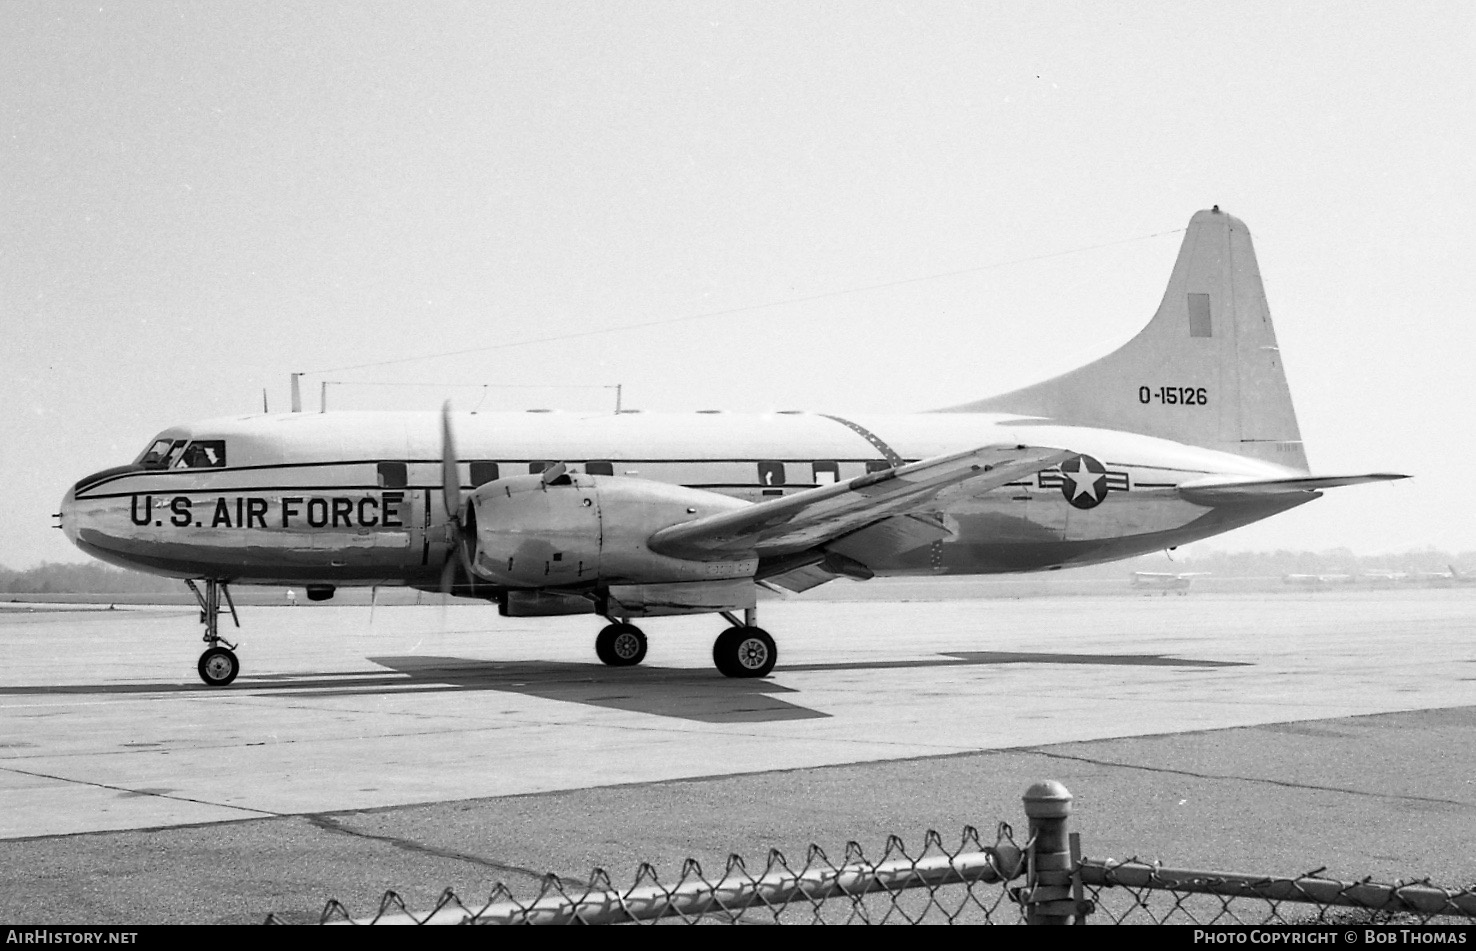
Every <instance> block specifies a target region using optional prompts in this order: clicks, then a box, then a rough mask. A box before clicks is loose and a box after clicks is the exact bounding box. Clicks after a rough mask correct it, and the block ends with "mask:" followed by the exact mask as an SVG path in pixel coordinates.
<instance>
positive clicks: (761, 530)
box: [647, 445, 1073, 560]
mask: <svg viewBox="0 0 1476 951" xmlns="http://www.w3.org/2000/svg"><path fill="white" fill-rule="evenodd" d="M1072 455H1073V453H1071V452H1070V451H1068V450H1064V449H1056V448H1050V447H1041V446H1020V445H1010V446H998V445H992V446H981V447H979V448H977V449H970V450H967V451H965V452H958V453H952V454H950V455H946V456H936V457H934V458H932V459H924V460H922V461H921V462H913V463H908V464H906V465H901V466H893V467H892V468H890V469H885V470H883V471H881V472H872V473H867V474H866V475H862V476H857V477H856V478H854V479H848V480H847V481H845V482H840V483H837V484H835V485H828V486H822V487H820V488H816V489H810V490H808V491H805V492H799V493H796V494H794V495H790V496H785V497H783V498H777V499H772V500H770V501H767V502H760V503H758V504H756V505H751V506H749V507H747V508H742V509H736V510H731V511H727V512H719V513H716V514H714V515H708V516H704V517H703V518H699V519H693V520H692V521H690V522H683V523H681V524H679V525H672V526H669V527H667V528H663V529H661V530H660V531H658V532H656V533H655V534H654V535H652V536H651V538H650V539H649V541H648V542H647V544H648V545H649V546H650V548H651V550H652V551H655V552H659V553H660V554H663V555H670V556H672V557H674V558H692V559H698V560H710V559H714V558H727V557H731V556H732V555H733V554H734V553H737V552H744V553H745V554H746V556H752V555H754V554H757V555H758V556H759V557H765V558H767V557H776V556H780V555H785V554H790V553H793V552H797V551H803V550H805V549H807V548H812V547H815V546H817V545H821V544H824V543H825V542H827V541H830V540H831V539H834V538H838V537H840V536H841V535H844V534H847V533H849V532H853V531H856V530H857V529H860V528H864V527H866V526H867V525H871V524H873V523H875V522H879V521H881V520H882V519H885V518H890V517H892V516H897V515H907V514H910V513H913V512H919V511H924V510H927V509H929V508H931V507H936V506H938V505H940V504H943V503H945V502H946V501H948V500H949V499H951V498H955V497H957V496H960V495H965V494H969V495H977V494H982V493H984V492H987V491H989V490H990V489H993V488H996V487H998V486H1001V485H1004V484H1005V483H1006V482H1013V481H1015V480H1016V479H1019V478H1023V477H1024V476H1027V475H1030V474H1032V473H1035V472H1038V471H1040V470H1041V469H1046V468H1049V467H1050V466H1053V465H1056V464H1058V463H1060V462H1064V461H1065V460H1066V459H1069V458H1071V456H1072Z"/></svg>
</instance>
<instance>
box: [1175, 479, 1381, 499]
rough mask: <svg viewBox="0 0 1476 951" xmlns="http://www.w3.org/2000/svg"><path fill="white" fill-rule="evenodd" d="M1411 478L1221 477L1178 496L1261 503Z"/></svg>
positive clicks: (1182, 489) (1188, 485)
mask: <svg viewBox="0 0 1476 951" xmlns="http://www.w3.org/2000/svg"><path fill="white" fill-rule="evenodd" d="M1408 478H1409V476H1407V475H1401V474H1399V473H1396V472H1369V473H1365V474H1363V475H1344V476H1310V475H1309V476H1289V477H1286V478H1280V479H1256V478H1245V479H1240V478H1230V479H1227V478H1224V477H1222V476H1210V477H1208V478H1204V479H1195V480H1194V481H1191V482H1184V483H1181V484H1180V485H1179V495H1180V496H1181V497H1182V498H1184V499H1185V500H1187V501H1190V502H1195V503H1197V504H1200V505H1223V504H1226V503H1229V502H1254V501H1256V500H1258V499H1265V500H1267V501H1270V500H1271V499H1273V498H1275V497H1277V496H1286V495H1296V494H1299V493H1311V492H1319V491H1320V490H1322V489H1333V488H1337V487H1339V486H1344V485H1364V484H1367V483H1370V482H1392V481H1394V480H1396V479H1408Z"/></svg>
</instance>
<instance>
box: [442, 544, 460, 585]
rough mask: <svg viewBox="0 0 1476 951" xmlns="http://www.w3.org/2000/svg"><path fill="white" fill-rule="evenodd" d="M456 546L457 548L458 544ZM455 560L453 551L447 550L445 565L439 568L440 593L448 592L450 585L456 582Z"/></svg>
mask: <svg viewBox="0 0 1476 951" xmlns="http://www.w3.org/2000/svg"><path fill="white" fill-rule="evenodd" d="M457 547H458V548H459V547H460V546H459V545H458V546H457ZM456 561H457V558H456V554H455V552H448V553H447V555H446V565H445V567H443V568H442V569H441V593H442V594H450V593H451V586H452V585H454V584H456Z"/></svg>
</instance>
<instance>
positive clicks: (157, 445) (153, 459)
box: [135, 439, 184, 469]
mask: <svg viewBox="0 0 1476 951" xmlns="http://www.w3.org/2000/svg"><path fill="white" fill-rule="evenodd" d="M175 443H176V441H175V440H173V439H155V440H154V441H153V442H152V443H150V444H149V448H147V449H145V450H144V451H143V455H141V456H139V457H138V460H137V462H136V463H135V464H136V465H140V466H148V467H149V468H150V469H162V468H164V466H165V464H166V463H165V460H167V459H168V458H169V450H170V449H172V448H173V447H174V446H175ZM178 444H179V445H181V446H183V445H184V440H183V439H181V440H178Z"/></svg>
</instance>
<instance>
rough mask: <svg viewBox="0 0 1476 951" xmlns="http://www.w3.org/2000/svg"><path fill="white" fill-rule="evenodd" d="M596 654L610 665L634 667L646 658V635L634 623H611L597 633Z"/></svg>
mask: <svg viewBox="0 0 1476 951" xmlns="http://www.w3.org/2000/svg"><path fill="white" fill-rule="evenodd" d="M595 654H596V655H597V656H598V657H599V658H600V662H601V663H603V664H606V665H608V666H610V667H634V666H635V665H636V664H639V663H640V662H641V661H643V660H645V659H646V635H645V633H644V632H643V631H641V629H640V628H638V627H636V626H635V625H634V624H611V625H610V626H609V627H606V628H605V629H604V630H602V631H600V633H599V634H598V635H596V637H595Z"/></svg>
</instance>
